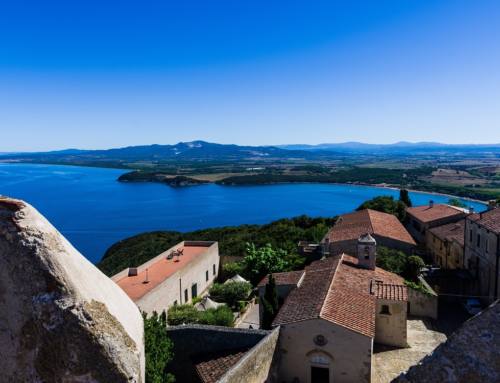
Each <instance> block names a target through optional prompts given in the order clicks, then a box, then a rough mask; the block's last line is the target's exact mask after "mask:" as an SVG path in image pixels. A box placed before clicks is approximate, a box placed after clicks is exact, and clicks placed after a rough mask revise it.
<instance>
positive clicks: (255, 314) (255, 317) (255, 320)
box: [237, 304, 259, 328]
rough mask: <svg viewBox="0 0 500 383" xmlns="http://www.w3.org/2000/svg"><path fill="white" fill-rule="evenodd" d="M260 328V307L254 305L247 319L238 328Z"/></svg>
mask: <svg viewBox="0 0 500 383" xmlns="http://www.w3.org/2000/svg"><path fill="white" fill-rule="evenodd" d="M250 326H252V328H259V305H258V304H256V305H253V306H252V307H251V308H250V310H249V311H248V313H247V315H246V317H245V319H244V320H243V322H241V323H240V324H239V325H238V326H237V327H238V328H250Z"/></svg>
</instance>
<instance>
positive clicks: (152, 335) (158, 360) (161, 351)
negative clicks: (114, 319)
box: [142, 312, 175, 383]
mask: <svg viewBox="0 0 500 383" xmlns="http://www.w3.org/2000/svg"><path fill="white" fill-rule="evenodd" d="M142 316H143V319H144V347H145V353H146V383H172V382H174V381H175V378H174V376H173V375H172V374H170V373H168V371H167V365H168V363H169V362H170V361H171V360H172V357H173V354H172V348H173V344H172V341H171V340H170V339H169V337H168V333H167V323H166V320H165V312H163V314H162V315H158V314H157V313H156V312H153V314H152V315H151V316H150V317H149V318H148V317H147V314H146V313H143V314H142Z"/></svg>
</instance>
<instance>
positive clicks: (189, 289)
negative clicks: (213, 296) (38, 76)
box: [112, 241, 219, 313]
mask: <svg viewBox="0 0 500 383" xmlns="http://www.w3.org/2000/svg"><path fill="white" fill-rule="evenodd" d="M218 271H219V247H218V244H217V242H205V241H184V242H181V243H179V244H177V245H176V246H174V247H172V248H170V249H168V250H167V251H165V252H163V253H161V254H160V255H158V256H157V257H155V258H153V259H151V260H150V261H148V262H146V263H144V264H142V265H141V266H138V267H130V268H127V269H125V270H123V271H121V272H120V273H118V274H116V275H114V276H113V277H112V279H113V281H115V282H116V283H117V284H118V286H120V287H121V288H122V289H123V290H124V291H125V292H126V293H127V295H128V296H129V297H130V298H131V299H132V300H133V301H134V302H135V303H136V304H137V306H139V308H140V309H141V311H145V312H147V313H152V312H153V311H156V312H159V313H160V312H162V311H163V310H165V311H167V310H168V308H169V307H170V306H172V305H175V304H184V303H189V302H191V300H192V299H193V298H195V297H197V296H198V295H201V294H203V293H204V292H205V291H206V290H207V289H208V288H209V287H210V286H211V284H212V283H213V281H214V280H215V279H216V278H217V275H218Z"/></svg>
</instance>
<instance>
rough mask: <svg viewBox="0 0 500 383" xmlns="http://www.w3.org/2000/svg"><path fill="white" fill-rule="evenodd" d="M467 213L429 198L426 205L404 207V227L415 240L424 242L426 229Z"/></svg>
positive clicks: (462, 216) (459, 217) (453, 220)
mask: <svg viewBox="0 0 500 383" xmlns="http://www.w3.org/2000/svg"><path fill="white" fill-rule="evenodd" d="M467 213H468V210H466V209H462V208H459V207H455V206H451V205H446V204H435V203H434V202H433V201H432V200H431V201H429V204H428V205H422V206H415V207H409V208H407V209H406V227H407V229H408V231H409V232H410V234H411V235H412V236H413V238H415V239H416V240H417V242H420V243H424V242H425V236H426V233H427V230H429V229H431V228H433V227H436V226H441V225H445V224H447V223H452V222H457V221H459V220H461V219H463V218H464V217H465V216H466V215H467Z"/></svg>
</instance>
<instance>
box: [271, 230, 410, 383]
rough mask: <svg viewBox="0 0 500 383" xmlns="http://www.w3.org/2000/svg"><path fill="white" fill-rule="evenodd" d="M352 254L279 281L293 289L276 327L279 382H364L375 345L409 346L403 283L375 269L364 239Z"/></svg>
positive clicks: (372, 244) (372, 249) (372, 250)
mask: <svg viewBox="0 0 500 383" xmlns="http://www.w3.org/2000/svg"><path fill="white" fill-rule="evenodd" d="M357 254H358V256H357V258H354V257H351V256H348V255H345V254H342V255H340V256H339V257H330V258H326V259H324V260H319V261H315V262H313V263H311V265H309V266H308V267H306V269H305V270H304V272H303V274H298V273H296V274H291V273H290V274H289V275H288V276H285V275H280V276H278V275H277V276H276V280H277V285H278V286H286V285H292V284H293V283H296V285H295V287H294V288H293V289H291V291H290V292H289V294H288V296H287V297H286V299H285V302H284V304H283V306H282V307H281V309H280V311H279V313H278V315H277V316H276V318H275V320H274V322H273V326H274V327H277V326H279V327H280V339H279V347H280V349H279V353H280V357H279V361H280V363H279V372H278V376H279V379H278V381H280V382H290V383H291V382H318V383H319V382H321V383H323V382H336V381H341V382H369V381H370V380H371V365H372V362H371V361H372V351H373V342H374V341H375V342H379V343H382V344H387V345H392V346H396V347H405V346H406V345H407V342H406V318H407V308H408V293H407V287H406V286H405V285H404V281H403V279H402V278H401V277H399V276H398V275H396V274H393V273H390V272H388V271H385V270H382V269H380V268H378V267H375V257H376V241H375V240H374V239H373V237H371V236H370V235H369V234H366V235H364V236H362V237H361V238H360V239H359V241H358V242H357ZM281 280H283V283H282V282H281Z"/></svg>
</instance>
